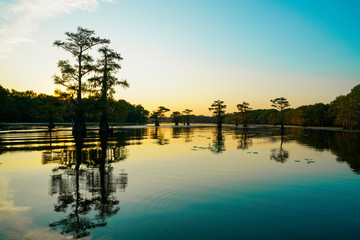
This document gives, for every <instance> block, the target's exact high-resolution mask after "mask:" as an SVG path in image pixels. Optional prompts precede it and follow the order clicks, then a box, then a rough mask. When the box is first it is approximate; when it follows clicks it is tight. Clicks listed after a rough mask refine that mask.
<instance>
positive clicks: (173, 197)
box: [0, 126, 360, 239]
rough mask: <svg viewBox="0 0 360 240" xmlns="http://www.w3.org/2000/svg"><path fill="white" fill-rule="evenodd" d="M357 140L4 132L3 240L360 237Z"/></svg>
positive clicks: (213, 133) (195, 132)
mask: <svg viewBox="0 0 360 240" xmlns="http://www.w3.org/2000/svg"><path fill="white" fill-rule="evenodd" d="M359 145H360V138H359V134H357V133H345V132H330V131H318V130H303V129H286V131H285V133H284V134H283V135H281V134H280V130H279V129H277V128H249V129H247V130H246V131H245V130H243V129H241V128H233V127H230V126H228V127H225V128H224V129H223V131H222V132H218V131H217V130H216V128H213V127H209V126H206V127H200V126H193V127H172V126H162V127H160V128H154V127H127V128H116V129H115V132H114V134H113V135H112V136H109V137H108V138H107V139H104V138H100V136H99V135H98V134H97V132H96V131H95V130H94V131H89V133H88V134H87V137H86V138H85V139H84V142H75V141H74V139H73V137H72V135H71V131H70V129H60V130H57V131H54V132H52V133H51V134H50V133H48V132H46V131H26V130H23V131H2V132H0V163H1V164H0V172H1V174H0V185H1V186H0V193H1V194H0V222H1V224H0V226H1V227H0V239H1V238H6V237H8V238H12V239H22V238H24V237H28V238H29V239H32V238H33V239H38V238H41V237H42V238H45V236H46V237H48V239H55V238H60V239H61V238H62V237H71V238H72V237H74V238H93V239H98V238H102V239H113V238H120V237H121V238H124V239H144V238H147V239H184V238H190V239H241V238H245V239H275V238H291V239H304V238H309V239H310V238H312V239H313V238H317V239H339V238H343V239H358V237H359V236H360V235H359V234H360V231H359V230H358V226H359V223H360V221H359V220H358V218H357V215H356V212H358V211H359V210H360V205H359V204H358V203H359V202H360V191H359V190H360V176H359V173H360V150H359V148H358V146H359Z"/></svg>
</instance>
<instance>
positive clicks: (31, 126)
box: [0, 122, 360, 133]
mask: <svg viewBox="0 0 360 240" xmlns="http://www.w3.org/2000/svg"><path fill="white" fill-rule="evenodd" d="M72 125H73V124H72V123H55V126H56V127H57V128H58V130H60V129H59V128H69V127H72ZM98 125H99V123H94V122H90V123H86V126H87V127H89V130H90V129H91V130H95V129H97V127H98ZM109 126H112V127H116V128H126V127H130V128H133V127H140V128H141V127H155V126H154V125H153V124H152V123H151V124H149V123H147V124H132V123H109ZM215 126H216V124H212V123H192V124H191V125H182V124H180V125H175V124H173V123H168V122H166V123H162V124H161V123H160V126H159V127H179V128H184V127H185V128H186V127H215ZM223 126H224V127H233V128H243V127H242V126H241V125H239V126H234V125H233V124H223ZM36 127H38V128H36ZM259 127H270V128H280V126H279V125H275V126H274V125H268V124H249V126H248V128H259ZM284 127H285V128H295V129H305V130H306V129H308V130H321V131H333V132H352V133H360V130H347V129H342V128H341V127H316V126H308V127H304V126H293V125H284ZM35 129H39V130H45V129H46V130H47V129H48V123H0V131H1V130H35ZM54 130H56V128H55V129H54Z"/></svg>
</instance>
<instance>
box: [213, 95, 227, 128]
mask: <svg viewBox="0 0 360 240" xmlns="http://www.w3.org/2000/svg"><path fill="white" fill-rule="evenodd" d="M225 109H226V105H225V104H224V101H221V100H216V101H214V103H213V104H211V107H209V111H212V112H213V116H214V118H215V120H216V123H217V125H218V127H219V128H220V127H221V126H222V123H223V121H224V116H225Z"/></svg>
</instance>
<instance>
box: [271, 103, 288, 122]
mask: <svg viewBox="0 0 360 240" xmlns="http://www.w3.org/2000/svg"><path fill="white" fill-rule="evenodd" d="M270 102H272V105H271V106H272V107H274V108H276V109H277V110H278V111H280V114H281V128H284V113H283V110H284V109H285V108H287V107H289V106H290V104H289V102H288V100H287V99H286V98H284V97H281V98H275V99H272V100H270Z"/></svg>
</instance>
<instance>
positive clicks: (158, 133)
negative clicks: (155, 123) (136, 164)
mask: <svg viewBox="0 0 360 240" xmlns="http://www.w3.org/2000/svg"><path fill="white" fill-rule="evenodd" d="M150 136H151V139H155V140H156V143H157V144H159V145H165V144H169V139H166V138H165V135H164V133H163V132H162V130H161V129H159V127H155V128H153V129H151V133H150Z"/></svg>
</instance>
